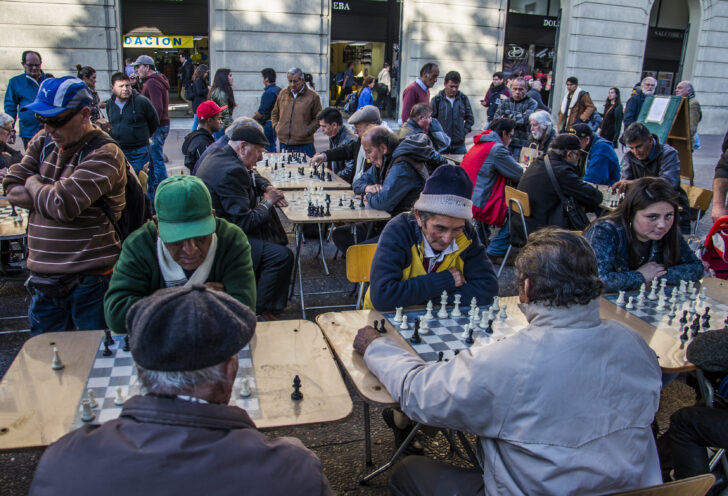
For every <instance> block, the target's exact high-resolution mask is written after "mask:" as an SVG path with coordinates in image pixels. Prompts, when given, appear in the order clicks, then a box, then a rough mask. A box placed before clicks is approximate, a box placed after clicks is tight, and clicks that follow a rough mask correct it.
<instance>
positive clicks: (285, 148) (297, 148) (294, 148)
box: [281, 143, 316, 157]
mask: <svg viewBox="0 0 728 496" xmlns="http://www.w3.org/2000/svg"><path fill="white" fill-rule="evenodd" d="M281 151H282V152H301V153H305V154H306V155H308V156H309V157H313V155H314V154H315V153H316V149H315V148H314V147H313V143H309V144H308V145H286V144H285V143H281Z"/></svg>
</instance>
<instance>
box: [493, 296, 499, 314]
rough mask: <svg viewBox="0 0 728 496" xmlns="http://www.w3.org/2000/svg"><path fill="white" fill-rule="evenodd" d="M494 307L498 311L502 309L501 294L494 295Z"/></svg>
mask: <svg viewBox="0 0 728 496" xmlns="http://www.w3.org/2000/svg"><path fill="white" fill-rule="evenodd" d="M492 307H493V309H494V310H495V311H496V312H497V311H498V310H500V297H499V296H494V297H493V304H492Z"/></svg>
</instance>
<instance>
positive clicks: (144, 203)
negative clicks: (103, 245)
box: [39, 133, 152, 242]
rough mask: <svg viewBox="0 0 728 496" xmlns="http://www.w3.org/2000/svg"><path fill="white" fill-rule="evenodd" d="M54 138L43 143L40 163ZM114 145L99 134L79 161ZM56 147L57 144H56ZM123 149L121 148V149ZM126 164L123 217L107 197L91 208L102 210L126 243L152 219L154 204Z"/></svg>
mask: <svg viewBox="0 0 728 496" xmlns="http://www.w3.org/2000/svg"><path fill="white" fill-rule="evenodd" d="M52 142H53V141H52V138H51V136H50V135H49V134H46V135H45V138H44V141H43V148H42V150H41V153H40V160H39V163H41V164H42V163H43V160H44V159H45V156H46V150H48V145H49V143H52ZM109 143H114V144H116V145H117V146H118V143H116V141H115V140H114V139H113V138H112V137H111V136H109V135H108V134H104V133H102V134H99V135H98V136H96V137H94V138H92V139H91V140H90V141H89V142H88V143H86V144H85V145H84V146H83V148H82V149H81V151H80V152H79V154H78V160H79V162H80V161H81V158H82V157H83V155H85V154H88V153H90V152H92V151H93V150H95V149H97V148H101V147H102V146H104V145H106V144H109ZM54 146H55V143H54ZM119 149H121V147H119ZM124 163H125V164H126V186H125V187H124V195H125V200H126V205H125V206H124V210H122V211H121V217H119V219H118V220H117V219H116V216H115V215H114V213H113V212H112V211H111V207H109V204H108V203H107V201H106V197H104V196H102V197H101V198H99V199H98V200H96V201H95V202H94V203H93V204H92V205H91V206H93V207H97V208H100V209H101V210H102V211H103V212H104V214H105V215H106V217H107V218H108V219H109V221H110V222H111V225H112V226H114V230H115V231H116V234H117V235H118V236H119V240H120V241H122V242H123V241H124V240H125V239H126V238H127V237H128V236H129V235H130V234H131V233H133V232H134V231H136V230H137V229H139V228H140V227H142V226H143V225H144V224H145V223H146V222H147V221H149V220H151V219H152V202H151V201H150V200H149V197H148V196H147V194H146V193H145V192H144V190H143V189H142V185H141V183H140V182H139V179H138V178H137V176H136V173H135V172H134V169H133V168H132V166H131V164H130V163H129V161H128V160H126V158H124Z"/></svg>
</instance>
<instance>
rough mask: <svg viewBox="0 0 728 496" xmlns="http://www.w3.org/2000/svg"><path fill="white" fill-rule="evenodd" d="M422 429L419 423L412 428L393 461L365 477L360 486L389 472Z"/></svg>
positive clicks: (395, 453) (393, 456)
mask: <svg viewBox="0 0 728 496" xmlns="http://www.w3.org/2000/svg"><path fill="white" fill-rule="evenodd" d="M420 427H422V424H420V423H419V422H418V423H417V424H415V426H414V427H413V428H412V431H410V433H409V434H408V435H407V437H406V438H405V440H404V442H403V443H402V444H401V445H400V447H399V448H397V451H395V452H394V455H392V459H391V460H389V461H388V462H387V463H385V464H384V465H382V466H381V467H379V468H378V469H376V470H375V471H374V472H372V473H371V474H369V475H367V476H366V477H364V478H363V479H362V480H360V481H359V484H366V483H367V482H368V481H370V480H372V479H373V478H374V477H376V476H377V475H379V474H381V473H383V472H386V471H387V470H389V469H390V468H392V466H393V465H394V464H395V462H396V461H397V459H398V458H399V457H400V455H401V454H402V453H403V452H404V450H405V449H407V446H409V444H410V443H411V442H412V439H413V438H414V437H415V434H417V431H419V430H420Z"/></svg>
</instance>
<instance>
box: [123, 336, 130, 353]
mask: <svg viewBox="0 0 728 496" xmlns="http://www.w3.org/2000/svg"><path fill="white" fill-rule="evenodd" d="M130 349H131V348H129V335H128V334H124V347H123V348H122V350H124V351H129V350H130Z"/></svg>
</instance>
